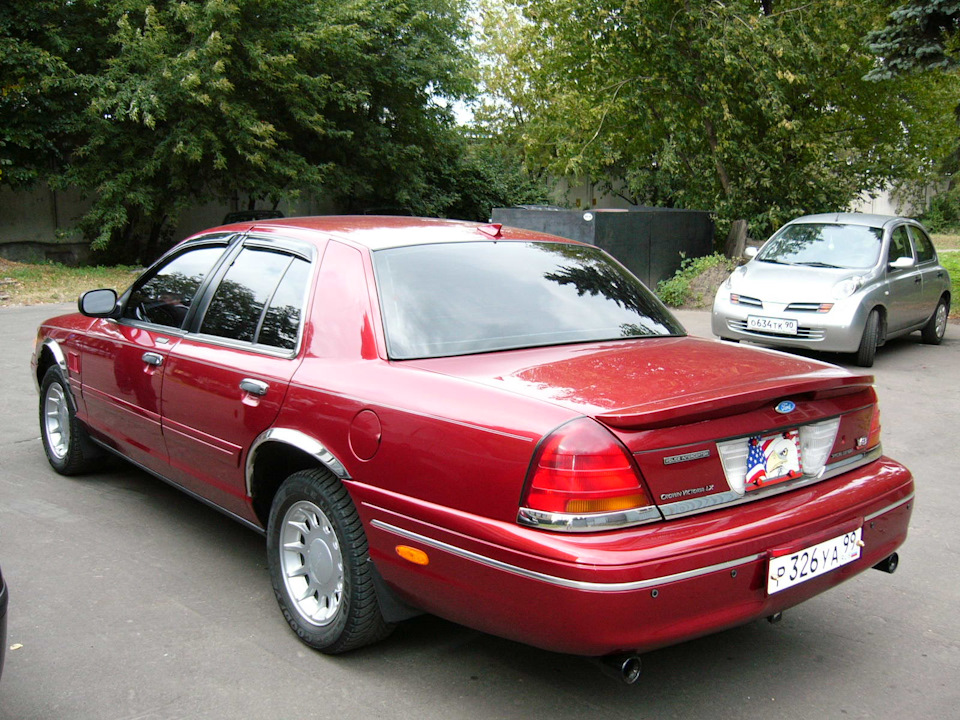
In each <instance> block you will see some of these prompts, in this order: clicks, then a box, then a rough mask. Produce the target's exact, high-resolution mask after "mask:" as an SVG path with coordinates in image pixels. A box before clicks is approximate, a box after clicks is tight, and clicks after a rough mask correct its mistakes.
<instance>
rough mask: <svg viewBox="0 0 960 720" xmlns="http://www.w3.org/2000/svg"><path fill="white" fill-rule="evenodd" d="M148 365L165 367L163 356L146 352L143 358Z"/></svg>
mask: <svg viewBox="0 0 960 720" xmlns="http://www.w3.org/2000/svg"><path fill="white" fill-rule="evenodd" d="M140 359H141V360H143V361H144V362H145V363H146V364H147V365H154V366H156V365H163V355H161V354H160V353H155V352H145V353H144V354H143V355H142V356H141V358H140Z"/></svg>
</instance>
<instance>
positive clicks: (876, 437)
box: [867, 404, 880, 450]
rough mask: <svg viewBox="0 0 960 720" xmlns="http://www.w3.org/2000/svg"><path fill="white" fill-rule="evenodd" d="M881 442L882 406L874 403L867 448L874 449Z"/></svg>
mask: <svg viewBox="0 0 960 720" xmlns="http://www.w3.org/2000/svg"><path fill="white" fill-rule="evenodd" d="M879 444H880V406H879V405H877V404H874V406H873V415H872V416H871V417H870V434H869V436H868V437H867V449H868V450H872V449H873V448H875V447H877V445H879Z"/></svg>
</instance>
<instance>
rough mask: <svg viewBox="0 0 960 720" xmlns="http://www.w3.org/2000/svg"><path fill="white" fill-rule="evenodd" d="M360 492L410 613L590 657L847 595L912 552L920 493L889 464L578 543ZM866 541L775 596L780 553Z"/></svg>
mask: <svg viewBox="0 0 960 720" xmlns="http://www.w3.org/2000/svg"><path fill="white" fill-rule="evenodd" d="M351 491H352V492H353V493H354V495H355V497H356V498H357V499H358V500H359V503H358V506H359V507H360V510H361V514H362V515H363V517H364V521H365V525H366V527H367V533H368V539H369V541H370V552H371V557H372V558H373V560H374V562H375V563H376V565H377V568H378V570H379V571H380V573H381V575H382V576H383V577H384V579H385V580H386V581H387V582H388V583H389V584H390V585H391V586H392V587H393V588H394V589H396V590H397V591H398V593H399V594H400V596H401V597H402V598H403V599H404V600H406V601H407V602H409V603H411V604H413V605H415V606H417V607H420V608H422V609H424V610H426V611H428V612H431V613H434V614H436V615H439V616H442V617H445V618H447V619H450V620H453V621H455V622H458V623H461V624H464V625H467V626H470V627H474V628H477V629H479V630H482V631H485V632H490V633H492V634H495V635H499V636H502V637H507V638H511V639H514V640H518V641H520V642H524V643H527V644H530V645H535V646H538V647H542V648H545V649H548V650H554V651H558V652H567V653H574V654H579V655H591V656H598V655H606V654H610V653H614V652H621V651H646V650H651V649H654V648H657V647H662V646H665V645H671V644H674V643H677V642H682V641H684V640H688V639H692V638H695V637H699V636H702V635H706V634H709V633H713V632H717V631H719V630H723V629H726V628H729V627H733V626H736V625H739V624H742V623H745V622H749V621H751V620H754V619H757V618H762V617H766V616H769V615H772V614H774V613H777V612H780V611H782V610H784V609H785V608H788V607H791V606H793V605H796V604H797V603H800V602H802V601H804V600H806V599H808V598H810V597H812V596H814V595H817V594H819V593H821V592H823V591H824V590H826V589H828V588H830V587H832V586H834V585H837V584H839V583H840V582H842V581H844V580H846V579H848V578H849V577H851V576H853V575H855V574H857V573H859V572H860V571H862V570H865V569H867V568H869V567H871V566H873V565H875V564H876V563H878V562H879V561H881V560H883V559H884V558H886V557H887V556H889V555H890V554H891V553H893V552H894V550H896V549H897V548H898V547H899V546H900V545H901V544H902V543H903V541H904V539H905V538H906V534H907V525H908V522H909V519H910V514H911V512H912V509H913V492H914V491H913V479H912V477H911V475H910V473H909V471H908V470H907V469H906V468H904V467H903V466H901V465H899V464H898V463H895V462H893V461H892V460H889V459H887V458H882V459H881V460H878V461H876V462H875V463H871V464H870V465H868V466H865V467H863V468H860V469H858V470H855V471H852V472H850V473H847V474H845V475H844V476H842V477H838V478H835V479H832V480H827V481H824V482H822V483H820V484H818V485H817V486H813V487H811V488H806V489H803V490H798V491H796V492H791V493H785V494H784V495H781V496H777V497H775V498H770V499H769V500H764V501H758V502H755V503H752V504H749V505H745V506H741V507H739V508H731V509H728V510H718V511H716V512H710V513H705V514H703V515H700V516H695V517H691V518H686V519H683V520H674V521H669V522H663V523H656V524H653V525H647V526H643V527H637V528H632V529H629V530H623V531H616V532H609V533H598V534H593V535H585V536H578V537H570V536H567V535H561V534H555V533H545V532H543V531H537V530H531V529H527V528H521V527H518V526H511V525H508V524H505V523H493V522H491V521H485V520H480V519H477V518H475V517H471V516H466V515H464V514H462V513H454V512H451V511H449V510H446V509H441V508H437V507H425V506H422V505H420V506H419V507H417V508H412V507H407V508H402V505H403V504H405V503H404V502H400V503H398V502H397V501H398V500H399V499H398V498H396V497H395V496H394V497H391V498H387V497H384V496H382V495H380V493H379V492H378V491H376V490H375V489H373V488H370V487H369V486H359V485H354V486H352V487H351ZM378 495H380V496H379V497H378ZM387 506H393V507H392V508H391V509H388V508H387ZM414 510H416V512H413V511H414ZM414 517H416V518H418V519H414ZM855 527H862V533H863V534H862V540H863V543H864V547H863V548H862V551H861V557H860V558H859V559H858V560H856V561H854V562H852V563H850V564H849V565H844V566H842V567H840V568H837V569H835V570H833V571H831V572H829V573H827V574H825V575H821V576H819V577H816V578H813V579H811V580H808V581H806V582H804V583H801V584H799V585H796V586H794V587H792V588H789V589H787V590H783V591H781V592H778V593H775V594H773V595H769V594H768V593H767V581H766V575H767V567H768V563H769V559H770V557H771V553H772V552H773V551H775V550H778V549H779V550H782V549H783V548H796V549H800V548H803V547H808V546H810V545H814V544H817V543H819V542H822V541H824V540H826V539H828V538H831V537H836V536H838V535H842V534H843V533H844V532H848V531H849V530H851V529H853V528H855ZM397 545H410V546H413V547H417V548H419V549H421V550H423V551H424V552H426V553H427V555H428V556H429V558H430V562H429V564H428V565H425V566H414V565H412V564H411V563H408V562H405V561H403V560H401V559H400V558H399V557H398V555H397V553H396V551H395V548H396V546H397Z"/></svg>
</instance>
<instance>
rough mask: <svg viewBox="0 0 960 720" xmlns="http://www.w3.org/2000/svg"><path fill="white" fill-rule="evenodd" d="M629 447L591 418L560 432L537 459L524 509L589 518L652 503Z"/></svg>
mask: <svg viewBox="0 0 960 720" xmlns="http://www.w3.org/2000/svg"><path fill="white" fill-rule="evenodd" d="M650 504H651V503H650V498H649V496H648V495H647V493H646V491H644V489H643V487H642V486H641V484H640V477H639V475H638V474H637V471H636V470H635V469H634V466H633V461H632V460H631V459H630V456H629V454H628V453H627V451H626V449H625V448H624V447H623V446H622V445H621V444H620V443H619V441H618V440H617V439H616V438H615V437H614V436H613V435H612V434H611V433H610V432H609V431H607V430H605V429H604V428H603V427H602V426H601V425H599V424H597V423H596V422H594V421H593V420H590V419H588V418H582V419H580V420H574V421H573V422H570V423H567V424H566V425H563V426H562V427H560V428H558V429H557V430H555V431H554V432H553V434H551V435H550V436H549V437H548V438H547V439H546V440H545V441H544V442H543V443H542V445H541V446H540V448H539V451H538V452H537V454H536V455H535V456H534V458H533V463H532V467H531V471H530V477H529V479H528V480H527V487H526V491H525V492H524V497H523V500H522V505H523V506H524V507H526V508H529V509H531V510H539V511H541V512H547V513H567V514H575V515H583V514H589V513H607V512H617V511H624V510H631V509H635V508H640V507H645V506H648V505H650Z"/></svg>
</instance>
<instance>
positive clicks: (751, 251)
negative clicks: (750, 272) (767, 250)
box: [743, 245, 760, 260]
mask: <svg viewBox="0 0 960 720" xmlns="http://www.w3.org/2000/svg"><path fill="white" fill-rule="evenodd" d="M758 252H760V248H755V247H753V245H750V246H748V247H747V248H746V249H745V250H744V251H743V254H744V256H745V257H747V258H748V259H750V260H753V259H754V258H755V257H756V256H757V253H758Z"/></svg>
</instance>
